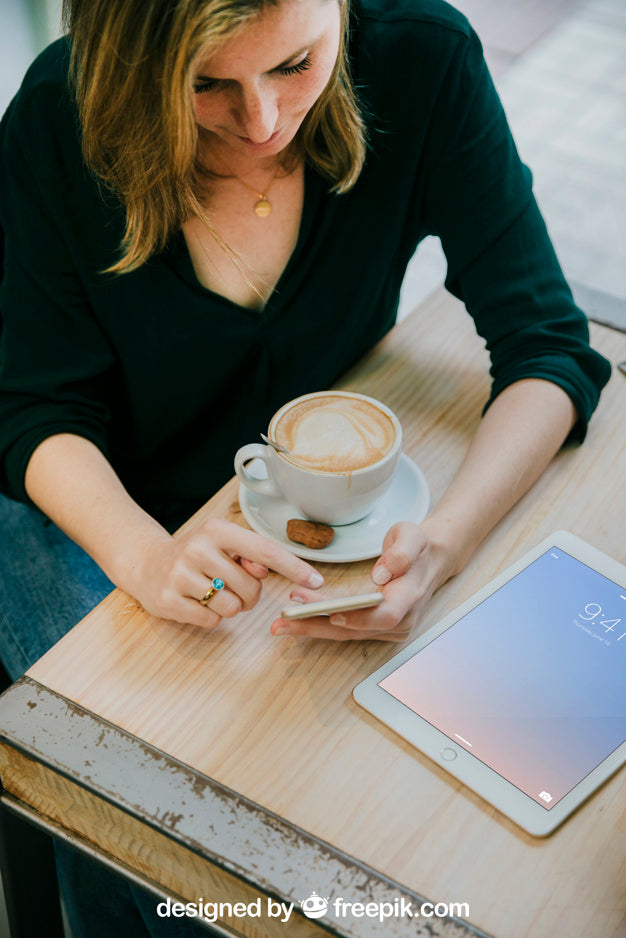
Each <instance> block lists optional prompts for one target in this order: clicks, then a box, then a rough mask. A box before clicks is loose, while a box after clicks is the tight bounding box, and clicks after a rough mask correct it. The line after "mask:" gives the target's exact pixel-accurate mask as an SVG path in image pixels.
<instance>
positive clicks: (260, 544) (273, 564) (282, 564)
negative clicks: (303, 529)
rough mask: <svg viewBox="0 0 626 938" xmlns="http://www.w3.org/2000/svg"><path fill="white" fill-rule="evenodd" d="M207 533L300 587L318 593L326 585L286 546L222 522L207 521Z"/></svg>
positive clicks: (237, 552) (224, 545) (218, 541)
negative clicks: (316, 590) (315, 590)
mask: <svg viewBox="0 0 626 938" xmlns="http://www.w3.org/2000/svg"><path fill="white" fill-rule="evenodd" d="M205 529H206V530H207V531H209V532H211V535H212V537H216V538H217V543H218V544H219V546H220V547H221V549H222V550H223V551H226V552H228V553H229V554H231V555H232V554H237V555H238V556H240V557H254V558H255V562H256V563H259V564H261V565H263V566H265V567H268V568H269V569H270V570H274V571H276V573H280V574H282V576H285V577H287V578H288V579H289V580H291V581H292V582H293V583H297V584H298V585H299V586H306V587H309V588H310V589H318V588H319V587H320V586H322V584H323V582H324V577H323V576H322V575H321V574H320V573H318V572H317V570H315V568H314V567H312V566H311V565H310V564H308V563H307V562H306V561H305V560H302V559H301V558H300V557H296V556H295V554H292V553H291V552H290V551H288V550H287V548H286V547H283V545H282V544H277V543H276V542H275V541H270V540H269V538H266V537H262V536H261V535H260V534H257V533H256V532H255V531H248V530H246V529H245V528H242V527H240V526H239V525H237V524H232V523H231V522H227V521H222V520H221V519H219V518H211V519H210V520H209V521H206V522H205Z"/></svg>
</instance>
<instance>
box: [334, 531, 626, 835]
mask: <svg viewBox="0 0 626 938" xmlns="http://www.w3.org/2000/svg"><path fill="white" fill-rule="evenodd" d="M551 547H556V548H560V549H562V550H563V551H565V552H566V553H568V554H570V555H571V556H572V557H574V558H575V559H576V560H579V561H581V562H582V563H584V564H587V566H589V567H591V568H592V569H593V570H595V571H596V572H597V573H599V574H601V575H602V576H605V577H607V578H608V579H610V580H612V581H613V582H615V583H617V584H618V586H620V587H623V588H625V589H626V567H624V566H623V565H622V564H621V563H619V562H618V561H616V560H614V559H613V558H611V557H608V556H607V555H606V554H604V553H602V552H601V551H599V550H598V549H597V548H595V547H592V546H591V545H590V544H587V543H586V542H585V541H583V540H581V539H580V538H578V537H576V536H575V535H574V534H571V533H570V532H568V531H556V532H555V533H554V534H551V535H550V536H549V537H547V538H545V539H544V540H543V541H541V543H540V544H537V546H536V547H534V548H533V549H532V550H530V551H529V552H528V553H526V554H524V556H523V557H521V558H520V559H519V560H518V561H516V562H515V563H514V564H512V565H511V566H509V567H507V568H506V569H505V570H503V571H502V573H500V574H498V575H497V576H496V577H494V579H492V580H491V581H490V582H489V583H488V584H487V585H486V586H484V587H483V588H482V589H480V590H479V591H478V592H476V593H474V595H473V596H471V597H470V598H469V599H468V600H466V602H464V603H462V604H461V605H460V606H458V607H457V608H456V609H454V610H453V612H451V613H450V614H449V615H447V616H445V617H444V618H443V619H442V620H441V621H440V622H438V623H437V624H436V625H434V626H432V628H430V629H429V630H428V631H427V632H425V633H424V635H422V636H420V638H418V639H416V640H415V641H414V642H411V644H410V645H407V647H406V648H404V649H403V650H402V651H401V652H400V653H399V654H397V655H395V656H394V657H393V658H391V659H390V660H389V661H387V662H386V664H384V665H382V667H380V668H378V670H377V671H375V672H374V673H373V674H371V675H370V676H369V677H368V678H366V679H365V680H364V681H361V683H360V684H358V685H357V686H356V687H355V688H354V690H353V692H352V696H353V698H354V700H355V701H356V703H357V704H359V705H360V706H361V707H363V708H364V709H365V710H367V711H368V712H369V713H371V714H372V715H373V716H375V717H377V718H378V719H379V720H381V721H382V722H383V723H385V724H386V725H387V726H389V727H390V728H391V729H392V730H394V731H395V732H396V733H398V734H399V735H400V736H402V737H403V738H404V739H406V740H407V741H408V742H409V743H411V744H412V745H414V746H415V747H416V748H417V749H419V750H420V751H421V752H423V753H424V755H426V756H428V757H429V758H430V759H432V760H433V761H434V762H436V763H437V765H438V766H440V767H441V768H443V769H445V770H446V771H447V772H449V773H450V774H451V775H453V776H454V777H455V778H457V779H458V780H459V781H461V782H463V784H465V785H467V787H468V788H471V789H472V790H473V791H474V792H476V794H478V795H480V796H481V797H482V798H484V799H485V801H488V802H489V803H490V804H492V805H493V806H494V807H495V808H497V809H498V810H499V811H501V812H502V813H503V814H505V815H506V816H507V817H508V818H510V819H511V820H512V821H514V822H515V823H516V824H518V825H519V826H520V827H521V828H523V829H524V830H525V831H527V832H528V833H529V834H532V835H533V836H534V837H546V836H547V835H548V834H551V833H552V831H554V830H555V829H556V828H557V827H558V826H559V825H560V824H562V823H563V821H564V820H565V819H566V818H567V817H569V815H570V814H572V813H573V812H574V811H575V810H576V808H578V807H579V805H581V804H582V802H583V801H585V800H586V799H587V798H589V797H590V796H591V795H592V794H593V792H594V791H595V790H596V789H597V788H599V786H600V785H601V784H602V783H603V782H605V781H606V780H607V779H608V778H609V777H610V776H611V775H613V774H614V773H615V772H617V771H618V769H619V768H620V767H621V766H622V765H623V763H624V762H625V761H626V742H624V743H622V744H621V745H620V746H619V747H618V748H617V749H616V750H614V751H613V752H612V753H610V754H609V755H608V756H607V757H606V759H604V760H603V761H602V762H601V763H600V765H598V766H596V768H595V769H593V770H592V771H591V772H590V773H589V774H588V775H587V776H585V778H583V779H582V780H581V781H580V782H579V783H578V785H576V787H575V788H573V789H572V790H571V791H570V792H568V794H566V795H565V796H564V797H563V798H561V800H560V801H558V802H557V804H555V805H554V806H553V807H552V808H551V809H550V810H546V809H545V808H543V807H542V806H541V805H539V804H538V803H537V802H536V801H534V800H533V799H532V798H530V797H529V796H528V795H526V794H525V793H524V792H523V791H521V790H520V789H519V788H517V787H516V786H515V785H514V784H513V783H512V782H509V781H507V780H506V779H505V778H503V777H502V776H501V775H499V774H498V773H497V772H496V771H495V770H494V769H491V768H489V766H487V765H486V764H485V763H483V762H481V761H480V760H479V759H478V758H477V757H476V756H474V755H472V753H470V752H468V751H467V750H466V749H464V748H463V747H462V746H459V745H458V744H455V743H454V741H453V740H451V739H450V738H449V737H448V736H446V735H445V733H443V732H441V731H440V730H438V729H436V728H435V727H434V726H432V725H431V724H430V723H428V722H427V721H426V720H425V719H424V718H422V717H420V716H418V715H417V714H416V713H414V712H413V711H412V710H410V709H409V708H408V707H407V706H406V705H405V704H403V703H401V702H400V701H399V700H397V699H396V698H395V697H392V696H391V695H390V694H389V693H388V692H387V691H385V690H383V689H382V688H381V687H379V686H378V684H379V682H380V681H382V680H383V679H384V678H386V677H387V676H388V675H389V674H391V673H392V672H393V671H395V670H396V669H397V668H399V667H400V666H401V665H402V664H404V663H405V662H406V661H408V660H409V658H412V657H413V656H414V655H415V654H417V653H418V652H419V651H420V650H421V649H422V648H424V647H425V646H426V645H429V644H430V643H431V642H432V641H433V640H434V639H435V638H437V637H438V636H439V635H441V633H442V632H445V631H446V629H448V628H450V627H451V626H452V625H454V624H455V623H456V622H458V621H459V619H462V618H463V616H465V615H467V614H468V613H469V612H470V611H471V610H472V609H474V607H475V606H477V605H479V604H480V603H482V602H484V600H485V599H487V598H488V597H489V596H491V595H492V594H493V593H495V592H496V591H497V590H499V589H500V588H501V587H502V586H504V585H505V584H506V583H507V582H508V581H509V580H510V579H512V578H513V577H514V576H517V574H519V573H521V571H522V570H524V569H525V568H526V567H527V566H528V565H529V564H531V563H532V562H533V561H534V560H537V559H538V558H539V557H540V556H542V554H544V553H545V552H546V551H548V550H549V549H550V548H551ZM450 749H451V750H454V752H455V754H456V755H455V757H454V759H453V761H447V760H446V759H445V758H444V757H443V756H442V752H443V751H444V750H450Z"/></svg>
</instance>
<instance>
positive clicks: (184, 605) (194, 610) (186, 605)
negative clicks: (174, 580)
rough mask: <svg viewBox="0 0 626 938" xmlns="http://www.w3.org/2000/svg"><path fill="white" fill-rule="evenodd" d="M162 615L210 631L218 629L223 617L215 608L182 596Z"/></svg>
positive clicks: (161, 614)
mask: <svg viewBox="0 0 626 938" xmlns="http://www.w3.org/2000/svg"><path fill="white" fill-rule="evenodd" d="M160 616H161V618H168V619H171V620H173V621H174V622H180V623H181V624H182V625H196V626H199V627H200V628H202V629H207V630H208V631H212V630H213V629H216V628H217V626H218V625H219V624H220V622H221V621H222V617H221V616H220V615H219V614H218V613H217V612H216V611H215V610H214V609H210V608H209V607H208V606H201V605H200V603H199V602H198V601H197V600H195V599H188V598H186V597H182V596H180V597H177V600H176V601H175V602H173V603H172V605H171V608H170V610H168V612H167V613H166V614H165V615H164V614H163V613H160Z"/></svg>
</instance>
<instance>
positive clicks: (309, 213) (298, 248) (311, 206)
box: [164, 164, 326, 318]
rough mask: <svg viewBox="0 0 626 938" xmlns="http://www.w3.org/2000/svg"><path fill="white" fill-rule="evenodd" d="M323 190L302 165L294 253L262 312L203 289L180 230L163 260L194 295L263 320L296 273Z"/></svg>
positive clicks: (213, 291) (313, 175)
mask: <svg viewBox="0 0 626 938" xmlns="http://www.w3.org/2000/svg"><path fill="white" fill-rule="evenodd" d="M325 189H326V184H325V182H324V180H323V179H322V178H321V176H319V175H318V173H316V172H315V170H313V169H312V168H311V167H310V166H309V165H308V164H305V166H304V197H303V201H302V217H301V219H300V227H299V229H298V237H297V240H296V244H295V247H294V249H293V251H292V252H291V255H290V257H289V260H288V261H287V263H286V265H285V267H284V269H283V271H282V273H281V274H280V277H279V278H278V280H277V282H276V286H275V287H274V289H273V291H272V294H271V296H270V297H269V299H268V301H267V303H266V304H265V305H264V306H263V308H262V309H253V308H252V307H249V306H243V305H241V304H240V303H237V302H235V301H234V300H231V299H229V298H228V297H227V296H224V295H223V294H222V293H218V292H216V291H215V290H211V289H210V288H209V287H205V286H203V284H201V283H200V281H199V280H198V277H197V274H196V272H195V270H194V266H193V263H192V260H191V255H190V253H189V248H188V247H187V242H186V240H185V236H184V234H183V231H182V229H180V230H179V231H178V232H176V234H175V235H173V236H172V238H171V240H170V243H169V244H168V247H167V248H166V251H165V252H164V257H165V259H166V260H167V261H168V262H169V263H170V265H171V266H172V267H173V268H174V270H176V272H177V273H178V274H179V275H180V276H181V277H182V278H183V280H185V281H186V283H187V284H188V285H189V286H190V287H192V288H193V289H194V291H196V292H198V293H201V294H204V295H206V296H207V297H210V298H211V299H212V300H214V302H216V303H220V304H223V305H225V306H227V307H228V308H229V309H231V310H232V309H235V310H238V311H239V312H241V313H244V314H247V315H248V316H253V317H257V318H261V317H264V316H266V315H267V313H268V310H269V309H270V308H272V307H273V306H275V305H276V304H277V303H280V297H281V291H282V289H283V287H284V285H285V284H286V283H288V282H289V280H290V279H291V278H292V276H293V273H294V270H296V269H297V267H298V264H299V261H300V259H301V257H302V254H303V251H304V247H305V245H306V244H307V242H308V240H309V238H310V236H311V232H312V229H313V221H314V219H315V216H316V215H317V209H318V207H319V204H320V199H321V198H322V197H323V195H324V194H325Z"/></svg>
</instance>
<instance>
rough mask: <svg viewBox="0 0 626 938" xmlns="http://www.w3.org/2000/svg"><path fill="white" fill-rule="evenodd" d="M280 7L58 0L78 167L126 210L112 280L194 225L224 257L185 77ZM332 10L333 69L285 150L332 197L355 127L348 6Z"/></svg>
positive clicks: (224, 0) (347, 183)
mask: <svg viewBox="0 0 626 938" xmlns="http://www.w3.org/2000/svg"><path fill="white" fill-rule="evenodd" d="M280 2H287V0H141V2H140V0H64V17H65V22H66V25H67V27H68V30H69V33H70V37H71V41H72V58H71V67H70V74H71V80H72V84H73V88H74V94H75V97H76V101H77V106H78V111H79V117H80V124H81V130H82V151H83V159H84V161H85V163H86V165H87V166H88V167H89V168H90V169H91V170H92V171H93V172H94V173H95V174H96V175H97V176H98V177H99V178H100V179H101V180H102V181H103V182H104V183H105V184H106V185H107V186H108V187H109V188H110V189H112V190H113V191H114V192H115V193H116V194H117V196H118V197H119V198H120V200H121V202H122V203H123V205H124V208H125V210H126V230H125V234H124V238H123V240H122V243H121V257H120V258H119V260H118V261H117V263H115V264H113V265H112V266H111V267H110V268H109V270H110V271H111V272H118V273H123V272H127V271H131V270H134V269H136V268H137V267H139V266H140V265H141V264H143V263H144V262H145V261H146V260H148V258H149V257H150V256H151V255H152V254H154V253H155V252H159V251H161V250H163V248H164V247H165V245H166V242H167V240H168V238H169V237H170V235H172V234H173V233H174V232H176V231H178V230H179V229H180V228H181V226H182V224H183V223H184V222H185V221H187V220H188V219H190V218H193V217H194V216H195V217H198V218H199V219H200V220H201V221H202V222H203V223H204V224H205V225H206V227H207V228H208V229H209V231H210V232H211V233H212V234H213V235H214V236H215V238H216V241H217V243H218V244H222V246H224V244H223V242H222V239H221V238H220V237H219V235H218V234H217V233H216V232H215V230H214V229H213V227H212V225H211V222H210V220H209V217H208V215H207V212H206V210H205V209H204V207H203V205H202V201H201V197H200V191H201V186H200V179H201V171H200V167H199V166H198V163H197V150H198V128H197V125H196V122H195V118H194V113H193V105H192V97H191V88H192V81H193V66H194V62H195V61H196V59H197V57H198V55H199V54H200V52H203V53H205V52H206V50H207V48H211V47H212V46H213V47H217V46H218V45H219V43H220V42H223V41H224V39H225V38H226V37H229V36H231V35H232V33H233V32H234V30H236V29H237V28H239V27H241V26H243V25H245V24H246V23H248V22H249V21H250V20H251V19H252V18H253V17H255V16H256V15H258V14H259V13H260V12H261V11H262V10H263V9H264V8H266V7H267V6H269V5H274V6H275V5H277V4H278V3H280ZM337 2H339V4H340V8H341V14H342V20H343V29H342V38H341V41H340V47H339V54H338V56H337V61H336V63H335V67H334V70H333V73H332V75H331V78H330V80H329V82H328V84H327V85H326V88H325V89H324V91H323V92H322V94H321V96H320V97H319V99H318V100H317V101H316V102H315V104H314V106H313V107H312V108H311V110H310V111H309V113H308V114H307V115H306V117H305V119H304V121H303V123H302V125H301V127H300V130H299V131H298V135H297V138H296V140H297V143H298V144H299V146H300V147H301V150H302V152H303V154H304V157H305V159H306V160H307V161H308V162H309V163H310V165H311V166H313V167H314V168H315V169H316V170H317V171H318V172H320V173H321V174H322V175H323V176H325V177H326V178H327V179H329V180H330V182H331V183H332V189H333V191H336V192H345V191H346V190H348V189H349V188H350V187H351V186H353V185H354V183H355V182H356V180H357V178H358V176H359V173H360V171H361V169H362V166H363V163H364V160H365V126H364V122H363V120H362V117H361V114H360V112H359V107H358V103H357V100H356V95H355V93H354V89H353V87H352V83H351V80H350V75H349V68H348V60H347V34H348V2H349V0H337ZM226 247H227V246H226Z"/></svg>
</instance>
